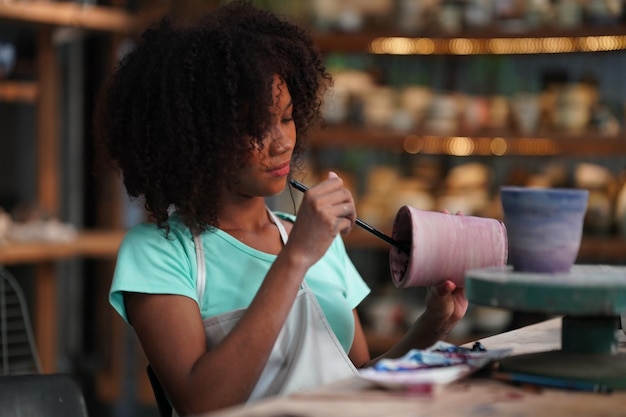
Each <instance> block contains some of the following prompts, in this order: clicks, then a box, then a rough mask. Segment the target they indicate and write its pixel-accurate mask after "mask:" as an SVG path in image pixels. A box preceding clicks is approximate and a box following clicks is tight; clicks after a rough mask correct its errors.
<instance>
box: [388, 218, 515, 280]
mask: <svg viewBox="0 0 626 417" xmlns="http://www.w3.org/2000/svg"><path fill="white" fill-rule="evenodd" d="M392 237H393V238H394V239H396V240H399V241H402V242H410V245H411V250H410V255H408V254H406V253H404V252H401V251H400V250H398V249H397V248H395V247H394V248H391V250H390V252H389V261H390V262H389V263H390V268H391V277H392V280H393V283H394V284H395V286H396V287H398V288H404V287H427V286H432V285H437V284H439V283H441V282H443V281H444V280H451V281H453V282H454V283H455V284H456V285H457V286H460V287H463V286H464V285H465V272H466V271H467V270H470V269H476V268H484V267H489V266H503V265H505V263H506V259H507V242H506V230H505V228H504V224H503V223H502V222H500V221H499V220H496V219H490V218H486V217H476V216H463V215H454V214H446V213H441V212H437V211H426V210H419V209H416V208H415V207H411V206H403V207H402V208H400V210H399V211H398V213H397V214H396V217H395V220H394V224H393V231H392Z"/></svg>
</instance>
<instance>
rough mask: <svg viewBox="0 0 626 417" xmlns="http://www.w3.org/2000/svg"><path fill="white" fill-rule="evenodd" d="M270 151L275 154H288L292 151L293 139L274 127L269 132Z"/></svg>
mask: <svg viewBox="0 0 626 417" xmlns="http://www.w3.org/2000/svg"><path fill="white" fill-rule="evenodd" d="M269 139H270V151H271V152H272V153H275V154H280V153H284V152H288V151H290V150H292V149H293V147H294V144H295V138H292V137H291V135H290V134H289V133H288V132H286V131H285V130H283V129H281V128H280V127H277V126H274V127H273V128H271V129H270V132H269Z"/></svg>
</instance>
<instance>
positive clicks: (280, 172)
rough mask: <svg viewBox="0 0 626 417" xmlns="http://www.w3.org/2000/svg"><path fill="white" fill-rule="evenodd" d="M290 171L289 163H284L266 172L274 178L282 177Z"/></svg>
mask: <svg viewBox="0 0 626 417" xmlns="http://www.w3.org/2000/svg"><path fill="white" fill-rule="evenodd" d="M290 169H291V167H290V166H289V162H285V163H284V164H281V165H278V166H277V167H276V168H272V169H270V170H268V172H269V173H270V175H273V176H275V177H284V176H286V175H288V174H289V171H290Z"/></svg>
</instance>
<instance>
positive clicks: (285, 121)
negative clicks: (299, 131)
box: [281, 117, 293, 123]
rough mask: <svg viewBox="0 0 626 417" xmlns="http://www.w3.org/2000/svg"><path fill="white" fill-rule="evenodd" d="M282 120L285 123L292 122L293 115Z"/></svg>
mask: <svg viewBox="0 0 626 417" xmlns="http://www.w3.org/2000/svg"><path fill="white" fill-rule="evenodd" d="M281 122H283V123H291V122H293V117H283V118H282V119H281Z"/></svg>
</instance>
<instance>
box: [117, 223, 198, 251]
mask: <svg viewBox="0 0 626 417" xmlns="http://www.w3.org/2000/svg"><path fill="white" fill-rule="evenodd" d="M167 226H168V227H167V228H164V227H159V226H158V225H157V224H155V223H152V222H142V223H138V224H136V225H134V226H132V227H131V228H130V229H129V230H128V232H126V235H125V236H124V239H123V241H122V245H136V244H156V245H165V246H170V245H175V244H176V243H177V242H185V241H188V242H191V241H192V235H191V232H190V230H189V229H188V228H187V227H186V226H185V225H184V224H183V223H182V221H180V219H176V218H170V219H169V220H168V221H167Z"/></svg>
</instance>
